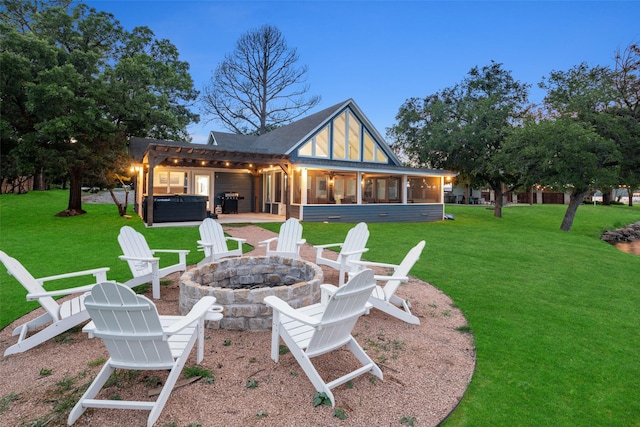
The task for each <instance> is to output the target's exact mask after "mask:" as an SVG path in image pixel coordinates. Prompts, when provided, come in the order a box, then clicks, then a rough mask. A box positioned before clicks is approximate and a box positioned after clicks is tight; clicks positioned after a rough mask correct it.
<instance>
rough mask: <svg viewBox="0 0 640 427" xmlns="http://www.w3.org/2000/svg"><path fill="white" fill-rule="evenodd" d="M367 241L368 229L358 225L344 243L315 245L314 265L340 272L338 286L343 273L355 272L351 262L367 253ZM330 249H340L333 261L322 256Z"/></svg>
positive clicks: (342, 279)
mask: <svg viewBox="0 0 640 427" xmlns="http://www.w3.org/2000/svg"><path fill="white" fill-rule="evenodd" d="M367 240H369V229H368V228H367V224H365V223H364V222H361V223H359V224H358V225H356V226H355V227H353V228H352V229H351V230H349V232H348V233H347V237H346V238H345V239H344V243H330V244H327V245H316V246H314V248H316V264H318V265H327V266H329V267H331V268H334V269H336V270H339V271H340V277H339V279H338V286H342V285H343V284H344V276H345V273H348V272H350V271H357V267H355V265H354V264H352V262H353V261H359V260H360V258H361V257H362V254H363V253H365V252H366V251H368V250H369V249H367V248H366V247H365V246H367ZM331 247H340V253H339V254H338V258H337V259H335V260H333V259H330V258H326V257H323V256H322V251H323V250H324V249H327V248H331Z"/></svg>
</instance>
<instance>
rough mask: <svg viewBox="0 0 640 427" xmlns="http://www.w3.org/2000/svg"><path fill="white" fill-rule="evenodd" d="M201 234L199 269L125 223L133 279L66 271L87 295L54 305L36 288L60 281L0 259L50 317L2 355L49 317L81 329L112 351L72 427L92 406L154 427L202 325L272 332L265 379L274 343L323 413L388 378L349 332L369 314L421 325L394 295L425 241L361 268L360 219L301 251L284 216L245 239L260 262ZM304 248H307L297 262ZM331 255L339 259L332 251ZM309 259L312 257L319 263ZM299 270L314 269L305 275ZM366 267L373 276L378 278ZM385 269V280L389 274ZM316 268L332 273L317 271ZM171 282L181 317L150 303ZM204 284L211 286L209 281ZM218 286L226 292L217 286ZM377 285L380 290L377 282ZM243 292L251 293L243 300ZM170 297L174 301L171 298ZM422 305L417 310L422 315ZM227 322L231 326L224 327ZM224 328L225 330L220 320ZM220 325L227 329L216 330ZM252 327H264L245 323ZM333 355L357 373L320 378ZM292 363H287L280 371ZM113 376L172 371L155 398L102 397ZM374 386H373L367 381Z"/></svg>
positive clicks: (208, 228) (216, 228)
mask: <svg viewBox="0 0 640 427" xmlns="http://www.w3.org/2000/svg"><path fill="white" fill-rule="evenodd" d="M233 228H234V229H235V228H236V227H233ZM199 231H200V237H201V239H200V240H198V241H197V244H198V246H199V247H200V248H201V249H202V250H204V252H205V258H204V259H203V260H202V261H200V262H199V263H198V264H197V265H195V266H194V265H192V266H188V265H186V262H185V257H186V255H187V253H188V251H187V250H181V249H162V250H152V249H150V248H149V245H148V244H147V242H146V239H145V237H144V235H143V233H140V232H138V231H135V230H134V229H133V228H131V227H129V226H124V227H122V228H121V230H120V234H119V236H118V238H117V239H118V242H119V244H120V247H121V249H122V251H123V253H124V255H122V256H120V259H122V260H124V261H126V262H127V263H128V266H129V267H130V271H131V275H132V276H133V277H132V278H131V279H130V280H128V281H125V282H124V283H122V284H120V283H116V282H114V281H111V280H108V278H107V271H108V270H109V269H108V268H101V269H95V270H91V271H84V272H78V273H73V275H79V274H93V275H94V276H95V277H94V279H95V280H93V281H92V283H90V284H88V285H86V286H83V287H80V288H75V289H74V290H73V291H75V292H77V293H79V295H77V296H76V297H75V298H74V299H71V300H67V301H64V302H62V303H61V304H58V303H57V302H56V301H55V300H53V298H51V297H52V296H57V295H64V294H66V293H71V292H70V291H57V292H49V293H47V292H46V291H45V290H44V288H42V283H44V281H48V280H52V279H55V278H58V277H67V276H68V275H60V276H56V277H51V278H43V279H34V278H33V277H32V276H31V275H30V274H29V273H28V272H26V270H25V269H24V268H23V267H21V265H20V263H19V262H17V261H16V260H15V259H13V258H11V257H9V256H8V255H6V254H5V253H3V252H0V259H1V260H2V262H3V264H4V265H5V267H6V268H7V269H8V270H9V271H10V274H11V275H13V276H15V277H16V278H18V279H19V280H20V281H21V282H23V284H25V287H27V289H28V290H29V296H28V298H30V299H36V298H37V299H38V300H39V301H40V303H41V305H42V306H43V307H44V308H45V309H47V310H48V311H49V313H47V315H46V316H41V317H39V318H37V319H36V320H32V321H29V322H27V323H25V324H24V325H22V326H20V327H18V328H16V329H15V331H14V335H16V334H17V335H19V341H18V344H15V345H14V346H12V347H10V348H9V349H7V350H6V352H5V356H7V355H9V354H13V353H17V352H23V351H25V350H28V349H32V348H34V347H36V346H38V345H39V344H43V343H45V342H46V341H47V340H49V339H50V338H52V337H53V336H55V334H53V332H47V331H48V329H44V330H43V331H41V332H36V333H35V334H33V335H32V336H31V337H28V336H27V335H28V333H29V332H32V331H33V330H34V329H38V328H39V327H40V326H41V325H44V324H45V321H47V320H48V321H51V320H53V325H52V326H53V327H54V328H57V329H59V331H57V333H61V332H64V331H65V330H68V329H69V328H72V327H74V326H81V325H82V324H84V323H86V322H87V321H89V323H88V324H86V325H85V326H84V328H83V329H82V332H83V333H85V334H87V336H88V338H100V339H101V340H102V342H103V343H104V346H105V347H106V350H107V352H108V354H109V358H108V360H106V362H105V363H104V365H103V367H102V370H101V371H100V372H99V373H98V374H97V375H96V377H95V379H94V380H93V381H92V384H91V385H90V386H89V388H88V389H87V390H86V391H85V392H84V394H83V395H82V397H80V399H79V400H78V401H77V403H76V404H75V407H74V408H73V409H72V411H71V413H70V414H69V416H68V424H69V425H72V424H74V423H76V422H78V420H79V419H80V418H81V417H82V416H83V414H84V413H85V411H86V410H87V409H88V408H95V409H96V412H93V413H92V415H91V416H92V417H93V416H95V415H96V414H97V412H99V411H100V410H101V409H104V408H114V409H122V410H130V409H136V410H138V411H136V412H139V410H144V411H149V415H148V418H147V426H152V425H154V423H155V422H156V421H157V420H158V418H159V417H160V416H161V414H162V411H163V408H164V406H165V405H166V404H167V403H168V402H170V401H171V399H169V396H170V395H171V393H172V391H173V390H174V389H175V388H176V383H177V380H178V378H179V376H180V375H181V373H182V371H183V368H184V367H185V364H186V363H187V360H189V358H190V354H191V351H192V349H193V347H194V346H195V347H196V348H197V356H196V363H197V364H199V363H201V362H202V361H203V358H204V359H206V357H207V354H210V353H209V352H208V351H206V349H205V345H210V344H205V341H204V334H205V327H207V328H209V331H210V332H208V336H211V337H216V334H222V333H227V332H224V331H225V330H230V331H234V330H235V331H246V330H254V331H260V330H263V331H270V333H271V339H270V350H269V349H268V348H267V349H265V350H266V351H267V352H270V357H271V359H272V360H273V361H274V362H276V365H275V366H274V368H273V370H274V371H277V370H278V365H279V364H280V359H281V358H282V357H283V356H282V355H283V354H284V353H282V352H281V351H282V349H281V347H282V345H281V342H282V343H284V345H286V347H287V348H288V351H289V352H290V353H291V356H293V358H294V359H295V360H296V362H297V364H298V365H299V366H300V368H301V369H302V371H303V372H304V373H305V374H306V377H307V379H308V381H309V382H310V383H311V385H312V386H313V388H315V391H316V392H317V393H323V396H325V398H326V399H327V400H328V402H330V405H331V406H336V405H339V404H340V399H341V397H340V396H341V395H342V393H341V394H340V395H338V397H336V395H334V390H335V389H336V388H338V387H339V386H341V385H343V384H345V383H351V382H352V381H354V380H355V379H356V378H357V377H359V376H362V375H365V374H370V375H371V376H372V378H377V379H379V380H383V378H384V376H383V370H382V369H384V368H381V367H380V366H379V365H378V364H377V363H376V362H375V361H374V354H372V349H371V348H367V344H366V342H367V341H362V340H360V339H356V337H357V336H358V335H357V334H354V332H353V331H354V328H355V327H356V325H357V324H358V322H359V319H360V318H361V317H362V316H363V315H369V314H370V309H371V308H377V309H379V310H381V311H384V312H386V313H388V314H390V315H391V316H395V317H396V319H393V318H391V317H388V316H387V317H386V319H382V320H380V322H385V323H386V322H392V323H393V322H396V321H397V320H401V321H403V322H406V323H407V324H412V325H419V324H420V321H419V320H418V317H417V316H416V315H414V314H412V313H411V311H410V309H409V307H410V306H411V305H410V304H409V303H408V301H406V300H404V299H402V298H401V297H398V296H396V295H395V291H396V290H397V289H398V287H399V286H400V284H402V283H407V282H408V280H409V278H408V274H409V271H410V269H411V267H412V266H413V265H414V264H415V263H416V262H417V260H418V258H419V256H420V253H421V252H422V249H423V248H424V246H425V242H424V241H422V242H420V243H419V244H418V245H417V246H416V247H415V248H413V249H412V250H410V251H409V253H408V254H407V256H406V258H405V260H404V261H403V262H402V263H401V264H400V265H399V266H394V265H392V264H383V263H371V265H367V263H366V262H365V261H361V257H362V255H363V254H364V253H366V251H367V248H366V243H367V240H368V237H369V230H368V227H367V225H366V223H364V222H363V223H359V224H357V225H355V226H354V227H353V228H351V229H350V230H349V231H348V233H347V234H346V236H345V238H344V240H343V241H342V242H340V243H330V244H324V245H317V246H313V247H312V246H310V245H306V241H305V239H303V238H302V234H303V227H302V224H301V223H300V222H299V221H298V220H296V219H290V220H288V221H285V222H284V223H283V224H282V226H281V228H280V232H279V234H278V235H277V236H274V237H270V238H268V239H263V240H259V241H255V240H254V241H252V242H250V243H251V244H253V245H254V246H255V247H256V249H258V250H259V251H261V253H262V252H264V256H263V255H259V254H256V253H254V252H255V250H254V251H251V252H249V253H243V252H242V244H243V243H246V242H247V241H248V239H246V238H243V237H230V236H225V233H224V230H223V228H222V226H221V225H220V224H219V223H218V222H217V221H215V220H213V219H210V218H208V219H206V220H204V221H203V222H202V224H201V225H200V227H199ZM227 241H234V242H236V243H237V245H238V249H231V250H229V248H228V247H227V246H226V243H227ZM256 243H257V244H256ZM272 246H275V247H273V248H272ZM303 247H305V248H306V249H305V251H306V253H305V254H304V255H303V253H302V252H303V251H302V248H303ZM330 248H333V249H335V251H330V250H329V249H330ZM162 252H164V253H167V252H168V253H174V254H177V255H178V257H179V262H178V263H177V264H173V265H171V266H169V267H164V268H160V267H159V265H160V262H159V261H160V259H159V258H158V257H157V256H156V254H158V253H162ZM311 254H315V257H314V256H313V255H311ZM260 260H267V263H266V264H264V265H259V264H258V263H259V262H263V261H260ZM274 261H275V262H274ZM306 265H309V266H311V267H305V266H306ZM274 266H275V267H274ZM321 266H324V268H321ZM305 268H306V269H309V272H311V275H310V276H306V277H302V276H299V275H298V273H296V272H297V271H304V269H305ZM371 268H375V269H376V274H374V270H372V269H371ZM390 269H391V270H393V271H392V272H390V273H389V274H386V272H388V271H389V270H390ZM323 271H324V272H325V273H328V274H326V275H325V274H323ZM174 273H175V274H178V275H179V277H180V279H179V280H178V281H177V282H178V283H179V285H176V287H177V288H179V293H180V303H179V305H178V308H177V309H178V311H179V312H180V315H160V314H159V313H160V311H159V309H158V308H157V307H156V305H161V306H166V305H167V304H168V303H169V302H168V301H164V300H165V298H166V295H165V293H166V292H167V290H166V288H165V287H164V286H163V287H162V295H161V292H160V290H161V286H160V278H171V277H173V278H174V279H173V280H175V278H176V275H175V274H174ZM383 273H385V274H383ZM241 274H242V275H243V276H241ZM276 277H277V280H276ZM203 279H206V280H210V281H212V280H216V282H212V283H211V284H206V283H204V282H203ZM305 280H306V284H305ZM223 282H225V283H227V285H224V284H222V283H223ZM345 282H346V283H345ZM384 282H386V284H384V285H382V284H383V283H384ZM143 283H151V297H152V298H153V300H151V299H148V298H147V297H145V296H143V295H137V294H136V293H135V292H134V291H133V290H132V288H133V287H135V286H138V285H140V284H143ZM233 283H235V285H233ZM378 283H380V284H378ZM236 286H237V287H238V288H239V289H244V290H243V291H242V294H234V293H233V289H227V290H225V288H234V287H236ZM303 286H308V290H305V291H304V292H302V290H303V289H304V288H303ZM285 288H290V289H289V290H288V291H287V292H288V294H289V295H291V296H292V298H290V299H287V298H285V296H286V295H287V293H286V292H283V290H284V289H285ZM249 289H250V290H251V291H249V292H253V294H251V293H247V290H249ZM211 290H213V292H212V291H211ZM183 291H184V292H185V294H183ZM386 294H388V295H386ZM241 295H242V296H241ZM249 295H252V296H249ZM249 299H251V300H252V301H253V303H254V306H253V308H250V309H249V308H248V307H249V305H247V303H248V302H249ZM169 300H173V301H175V297H173V298H170V299H169ZM51 303H53V304H55V305H56V306H58V305H59V306H60V307H63V306H65V307H66V306H73V307H74V309H73V310H70V309H66V308H65V309H59V310H58V312H59V313H62V312H65V313H67V312H69V313H70V315H68V316H67V317H70V319H69V320H64V319H63V316H62V314H53V312H55V311H56V309H55V307H51ZM173 304H175V302H174V303H173ZM426 304H427V303H426V302H424V304H422V303H421V305H422V306H423V307H426ZM390 307H393V308H390ZM398 312H402V314H398ZM238 313H241V314H242V315H244V316H246V319H245V320H242V321H240V322H239V321H237V320H234V319H235V318H236V315H238ZM56 316H57V317H56ZM227 316H228V317H229V319H226V317H227ZM45 317H46V319H45ZM41 318H42V320H41ZM225 320H227V323H224V321H225ZM225 324H226V325H227V327H225V328H221V325H225ZM258 324H259V326H261V327H260V328H254V327H251V326H249V325H258ZM251 333H252V334H254V333H258V332H251ZM359 341H360V342H359ZM27 343H28V345H27ZM338 349H346V350H348V352H349V353H350V354H351V355H352V356H353V357H354V360H357V361H358V362H357V364H356V365H352V364H351V363H349V364H347V365H345V366H344V367H341V368H340V369H338V366H339V365H341V364H342V363H343V362H340V363H338V364H336V363H335V362H334V363H333V364H331V365H330V366H333V367H332V368H329V369H327V366H326V360H330V359H327V358H330V357H333V358H334V360H339V359H335V357H336V356H337V354H334V355H333V356H331V355H332V354H333V353H334V352H335V350H338ZM374 353H375V352H374ZM340 354H342V353H340ZM325 355H326V356H325ZM342 357H343V356H340V358H342ZM316 358H318V360H322V362H321V363H320V365H316V362H315V360H316ZM205 363H206V360H205ZM289 365H290V362H288V363H287V366H289ZM358 365H359V366H358ZM343 368H346V371H345V369H343ZM116 369H118V370H132V371H154V370H164V371H168V372H169V374H168V377H166V379H165V380H164V381H163V385H162V388H161V390H160V391H159V393H157V399H155V400H148V399H147V398H146V397H144V396H140V397H139V398H135V397H133V396H132V397H131V398H126V399H116V400H113V399H112V398H109V397H107V395H105V393H104V392H101V390H102V389H103V388H105V387H108V385H106V383H107V382H108V380H109V378H110V377H112V375H113V373H114V371H115V370H116ZM281 369H283V370H289V369H290V367H284V366H283V367H281ZM331 371H335V372H336V373H338V375H337V376H335V375H334V378H335V379H332V380H325V379H324V378H325V377H327V376H328V374H331ZM329 376H330V375H329ZM469 380H470V377H469ZM289 381H299V380H294V379H289ZM372 381H373V380H371V383H370V384H369V385H370V386H373V384H374V383H373V382H372ZM301 387H302V385H301ZM363 387H364V388H366V387H367V383H360V386H359V387H358V389H359V390H357V391H353V393H355V394H358V393H361V392H362V391H364V390H363V389H362V388H363ZM343 390H344V388H343ZM312 397H313V392H309V395H308V398H309V401H310V400H311V398H312Z"/></svg>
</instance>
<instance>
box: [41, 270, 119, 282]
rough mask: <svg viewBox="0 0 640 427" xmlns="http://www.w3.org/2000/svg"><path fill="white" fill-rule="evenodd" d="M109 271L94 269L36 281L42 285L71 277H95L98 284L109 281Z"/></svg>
mask: <svg viewBox="0 0 640 427" xmlns="http://www.w3.org/2000/svg"><path fill="white" fill-rule="evenodd" d="M107 271H109V267H102V268H93V269H91V270H82V271H75V272H73V273H65V274H57V275H55V276H47V277H41V278H39V279H36V280H37V281H38V282H39V283H40V284H41V285H42V284H43V283H44V282H49V281H51V280H59V279H67V278H69V277H79V276H89V275H93V276H95V278H96V282H105V281H106V280H107Z"/></svg>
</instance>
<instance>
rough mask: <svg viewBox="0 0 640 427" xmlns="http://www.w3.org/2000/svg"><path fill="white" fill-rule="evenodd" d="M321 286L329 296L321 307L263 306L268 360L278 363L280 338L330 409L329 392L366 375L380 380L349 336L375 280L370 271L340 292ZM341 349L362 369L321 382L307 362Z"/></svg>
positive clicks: (275, 301) (277, 302)
mask: <svg viewBox="0 0 640 427" xmlns="http://www.w3.org/2000/svg"><path fill="white" fill-rule="evenodd" d="M321 286H322V287H323V288H324V289H325V290H326V291H327V292H328V293H329V294H330V296H329V297H328V298H327V300H326V302H325V303H318V304H313V305H310V306H307V307H302V308H298V309H294V308H292V307H291V306H290V305H289V304H288V303H286V302H284V301H282V300H281V299H280V298H278V297H276V296H273V295H271V296H268V297H266V298H265V299H264V303H265V304H266V305H267V306H269V307H271V308H273V325H272V333H271V358H272V359H273V360H274V361H275V362H278V359H279V342H280V337H282V340H283V341H284V343H285V344H286V345H287V347H288V348H289V350H290V351H291V354H292V355H293V357H295V359H296V361H297V362H298V363H299V364H300V367H301V368H302V369H303V371H304V372H305V374H306V375H307V377H308V378H309V380H310V381H311V383H312V384H313V386H314V387H315V389H316V390H317V391H318V392H321V393H325V394H326V395H327V397H328V398H329V399H330V400H331V405H332V406H335V398H334V396H333V393H332V392H331V389H333V388H335V387H337V386H339V385H341V384H344V383H346V382H348V381H351V380H352V379H354V378H356V377H357V376H359V375H362V374H365V373H367V372H370V373H371V374H373V375H375V376H376V377H378V378H380V379H382V371H381V370H380V368H379V367H378V366H377V365H376V364H375V362H374V361H373V360H372V359H371V358H370V357H369V356H368V355H367V353H365V352H364V350H363V349H362V347H360V345H359V344H358V343H357V342H356V340H355V338H354V337H353V336H352V335H351V331H352V330H353V327H354V326H355V324H356V322H357V321H358V319H359V318H360V316H361V315H362V314H364V313H365V312H366V303H367V299H368V298H369V295H371V292H372V291H373V289H374V288H375V280H374V278H373V271H371V270H363V271H361V272H359V273H357V274H355V275H354V276H353V277H352V278H351V279H350V280H349V282H347V284H346V285H344V286H342V287H340V288H336V287H335V286H333V285H321ZM345 346H346V347H347V349H348V350H349V351H350V352H351V353H352V354H353V355H354V356H355V357H356V358H357V359H358V360H359V361H360V363H361V365H362V366H361V367H360V368H358V369H355V370H354V371H351V372H349V373H346V374H344V375H342V376H341V377H339V378H336V379H334V380H332V381H330V382H325V380H324V379H323V378H322V377H321V376H320V374H319V373H318V371H317V370H316V368H315V367H314V365H313V363H312V362H311V359H312V358H314V357H316V356H320V355H322V354H325V353H329V352H332V351H334V350H338V349H340V348H343V347H345Z"/></svg>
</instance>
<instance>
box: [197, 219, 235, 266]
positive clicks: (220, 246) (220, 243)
mask: <svg viewBox="0 0 640 427" xmlns="http://www.w3.org/2000/svg"><path fill="white" fill-rule="evenodd" d="M199 229H200V240H202V241H203V242H207V243H211V244H212V245H213V246H205V247H204V255H205V257H210V256H211V253H224V252H228V251H229V249H228V246H227V239H226V238H225V236H224V230H223V229H222V226H221V225H220V223H218V222H217V221H215V220H214V219H212V218H205V219H204V220H203V221H202V224H200V227H199Z"/></svg>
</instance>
